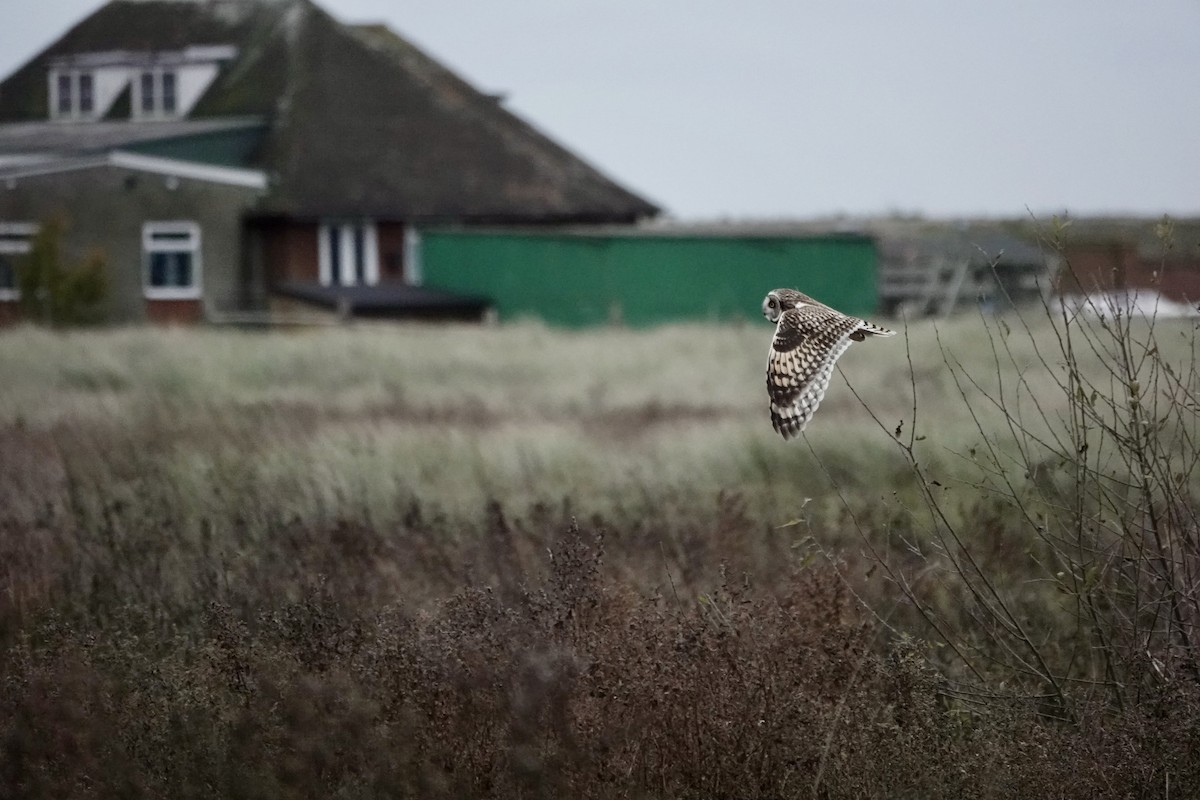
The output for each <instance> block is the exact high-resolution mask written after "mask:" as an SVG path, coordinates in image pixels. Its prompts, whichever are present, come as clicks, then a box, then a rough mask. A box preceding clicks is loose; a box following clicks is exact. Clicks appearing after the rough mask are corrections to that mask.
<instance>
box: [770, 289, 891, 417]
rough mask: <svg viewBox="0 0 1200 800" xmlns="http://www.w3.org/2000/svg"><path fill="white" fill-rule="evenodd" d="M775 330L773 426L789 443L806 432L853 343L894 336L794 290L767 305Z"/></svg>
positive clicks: (772, 296) (772, 294)
mask: <svg viewBox="0 0 1200 800" xmlns="http://www.w3.org/2000/svg"><path fill="white" fill-rule="evenodd" d="M762 311H763V316H764V317H766V318H767V319H768V320H770V321H771V322H775V323H778V324H777V325H776V327H775V338H774V339H773V340H772V341H771V350H770V353H769V355H768V356H767V395H768V396H769V397H770V398H771V425H773V426H774V427H775V430H777V431H778V432H779V433H780V434H781V435H782V436H783V438H784V439H790V438H792V437H793V436H795V435H796V434H798V433H800V432H801V431H802V430H804V426H805V425H807V424H808V421H809V420H810V419H812V415H813V413H814V412H815V411H816V410H817V406H818V405H819V404H820V402H821V398H822V397H824V396H825V389H826V387H828V386H829V379H830V378H831V377H832V376H833V365H834V363H835V362H836V361H837V360H838V358H839V357H840V356H841V355H842V353H844V352H846V348H847V347H849V346H850V343H851V342H861V341H862V340H863V339H866V338H867V337H868V336H894V335H895V334H896V332H895V331H889V330H888V329H887V328H881V327H879V326H878V325H873V324H871V323H870V322H867V321H866V320H863V319H859V318H858V317H848V316H846V315H845V314H843V313H842V312H840V311H835V310H833V309H832V308H830V307H829V306H827V305H825V304H824V303H819V302H817V301H816V300H813V299H812V298H811V297H809V296H808V295H806V294H801V293H800V292H797V291H796V290H795V289H776V290H774V291H773V292H770V293H768V294H767V296H766V299H764V300H763V304H762Z"/></svg>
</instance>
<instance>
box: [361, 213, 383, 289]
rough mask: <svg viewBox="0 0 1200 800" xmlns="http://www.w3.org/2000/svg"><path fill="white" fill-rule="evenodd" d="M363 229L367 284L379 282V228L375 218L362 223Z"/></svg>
mask: <svg viewBox="0 0 1200 800" xmlns="http://www.w3.org/2000/svg"><path fill="white" fill-rule="evenodd" d="M362 229H363V259H364V260H365V261H366V262H367V263H366V268H365V269H364V270H363V277H365V278H366V281H367V286H374V285H376V284H377V283H379V230H378V228H376V227H375V220H373V219H368V220H364V221H363V223H362Z"/></svg>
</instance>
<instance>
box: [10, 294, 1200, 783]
mask: <svg viewBox="0 0 1200 800" xmlns="http://www.w3.org/2000/svg"><path fill="white" fill-rule="evenodd" d="M1030 319H1031V320H1032V321H1030V320H1025V319H1022V318H1020V317H1016V316H1013V317H1007V318H1002V319H987V320H981V319H979V318H963V319H957V320H953V321H948V322H945V323H941V324H939V325H936V326H935V325H934V324H932V323H928V322H922V323H920V324H914V325H912V326H906V327H905V328H904V330H903V331H902V335H900V336H897V337H894V338H892V339H889V340H880V341H871V342H866V343H864V344H860V345H855V346H854V347H852V348H851V349H850V350H849V351H848V353H847V354H846V355H845V356H844V357H843V359H842V361H841V362H840V366H841V368H842V370H843V373H844V377H842V376H841V375H835V377H834V381H833V384H832V386H831V388H830V391H829V393H828V395H827V397H826V399H825V401H824V403H823V404H822V407H821V409H820V411H819V412H818V413H817V415H816V418H815V420H814V422H813V424H812V425H811V426H810V430H809V431H808V433H807V434H806V436H805V437H803V438H801V439H800V440H799V441H794V442H784V441H783V440H782V439H780V438H779V437H778V436H777V435H776V434H775V433H774V432H773V431H772V430H771V428H770V424H769V421H768V418H767V414H766V407H765V405H766V404H765V387H764V380H763V373H764V368H765V357H766V350H767V345H768V341H769V338H770V335H771V329H770V327H769V326H768V325H766V324H765V323H763V324H761V325H746V326H736V327H735V326H727V327H711V326H708V327H706V326H671V327H664V328H659V329H653V330H645V331H638V330H626V329H609V330H591V331H583V332H578V331H562V330H556V329H552V328H547V327H543V326H540V325H536V324H532V323H530V324H519V325H510V326H503V327H468V326H403V325H396V326H393V325H386V326H353V327H346V328H337V329H327V330H306V331H298V332H292V333H270V334H262V333H248V332H237V331H226V330H149V329H129V330H84V331H76V332H51V331H45V330H39V329H32V328H22V329H16V330H12V331H8V332H4V333H2V334H0V376H2V377H0V380H2V382H3V388H2V390H0V654H2V655H0V681H2V683H0V687H2V696H0V737H3V739H2V741H0V747H2V748H3V749H2V750H0V762H2V764H3V765H2V766H0V794H5V795H8V796H18V795H24V796H35V797H40V796H47V797H49V796H55V797H62V796H112V795H117V794H119V795H122V796H167V795H169V796H173V797H177V796H193V795H194V796H213V795H217V796H221V795H228V796H247V797H249V796H264V797H284V796H296V797H304V796H320V797H328V796H341V797H365V796H376V795H380V796H414V797H435V796H446V797H450V796H454V797H459V796H473V797H483V796H495V797H543V796H545V797H563V796H580V797H645V796H672V797H674V796H681V797H715V796H725V797H791V796H818V797H850V796H863V795H874V796H879V795H887V796H909V795H911V796H927V797H932V796H956V797H957V796H962V794H963V793H966V794H969V795H971V796H987V795H991V796H1013V795H1021V794H1033V795H1042V796H1044V795H1055V796H1079V797H1095V796H1114V797H1115V796H1129V795H1141V794H1145V793H1147V792H1154V793H1159V794H1162V793H1167V792H1169V793H1170V794H1172V795H1175V796H1186V795H1188V794H1189V793H1192V794H1194V793H1197V792H1200V767H1198V766H1197V764H1196V763H1195V758H1194V752H1196V749H1195V748H1197V747H1200V700H1198V699H1197V689H1198V687H1200V681H1198V680H1197V679H1196V678H1195V675H1194V673H1192V672H1189V669H1191V667H1192V666H1194V664H1195V661H1194V659H1193V660H1192V661H1189V660H1188V659H1189V658H1191V655H1190V654H1191V651H1190V650H1188V646H1190V643H1191V641H1192V635H1193V633H1194V631H1193V628H1194V623H1195V622H1196V620H1195V619H1193V617H1192V616H1190V615H1191V610H1190V607H1188V606H1187V604H1186V603H1182V604H1181V603H1180V602H1176V601H1177V600H1178V598H1179V597H1182V596H1183V595H1184V594H1185V593H1184V592H1182V591H1177V590H1178V587H1179V586H1180V585H1183V584H1186V583H1187V581H1189V580H1191V577H1192V572H1191V570H1192V569H1193V567H1194V561H1195V559H1194V554H1195V552H1196V546H1195V534H1194V532H1191V533H1189V532H1188V531H1187V530H1185V528H1186V525H1184V522H1186V520H1188V519H1192V518H1193V515H1194V511H1193V510H1192V509H1194V505H1193V504H1192V502H1191V499H1192V498H1193V497H1195V496H1196V484H1197V481H1196V479H1195V478H1196V476H1195V474H1194V473H1193V471H1192V456H1193V455H1194V453H1195V452H1196V450H1195V448H1194V447H1192V444H1191V443H1192V442H1194V441H1196V439H1195V433H1196V432H1195V430H1194V427H1195V426H1194V411H1193V412H1192V413H1191V414H1188V413H1181V412H1180V411H1179V409H1186V408H1187V403H1188V402H1192V401H1194V397H1195V394H1194V393H1195V389H1196V385H1195V371H1194V363H1195V353H1194V341H1195V327H1194V324H1193V323H1192V322H1190V321H1171V320H1160V321H1158V322H1156V323H1154V325H1153V331H1151V325H1149V324H1148V323H1146V322H1145V321H1134V322H1133V323H1132V324H1131V325H1130V326H1129V327H1128V328H1126V329H1124V331H1123V333H1122V336H1123V337H1124V339H1123V341H1125V342H1126V343H1132V344H1133V345H1139V346H1142V350H1140V351H1139V350H1138V349H1137V346H1131V347H1130V349H1129V354H1130V355H1132V356H1137V354H1138V353H1139V352H1140V353H1141V354H1142V356H1143V361H1142V362H1139V364H1135V365H1133V366H1134V370H1133V371H1134V372H1135V373H1137V375H1138V376H1139V377H1138V380H1141V381H1143V384H1142V386H1137V385H1136V384H1137V381H1133V384H1134V388H1132V389H1131V388H1130V384H1131V382H1130V380H1128V379H1127V376H1126V378H1122V376H1121V375H1120V374H1118V373H1119V370H1116V369H1114V363H1115V362H1118V361H1120V360H1121V354H1122V353H1123V352H1124V351H1120V352H1117V351H1109V350H1106V349H1105V348H1104V346H1103V340H1102V339H1101V340H1093V339H1088V338H1087V337H1086V336H1085V337H1083V338H1081V339H1079V340H1078V341H1077V342H1076V345H1075V346H1074V347H1073V349H1071V350H1070V351H1069V352H1067V351H1064V349H1063V348H1062V347H1060V346H1059V343H1060V342H1061V341H1062V336H1063V333H1064V326H1063V323H1062V322H1061V321H1059V322H1057V323H1056V322H1055V321H1054V320H1053V318H1047V317H1046V315H1044V314H1040V313H1034V314H1033V315H1032V316H1031V318H1030ZM1075 324H1078V323H1075ZM1151 334H1152V335H1151ZM1097 341H1099V342H1100V346H1097V345H1096V342H1097ZM1089 342H1092V344H1091V345H1090V346H1089V345H1088V343H1089ZM1147 343H1150V344H1147ZM1151 347H1152V348H1153V352H1152V354H1151V355H1149V356H1146V353H1148V352H1150V348H1151ZM1163 365H1165V367H1164V366H1163ZM1139 370H1140V371H1139ZM1143 374H1146V375H1147V377H1140V376H1142V375H1143ZM1145 386H1149V387H1151V388H1152V391H1146V390H1145V388H1143V387H1145ZM914 394H915V399H914ZM1089 397H1090V401H1089ZM1138 397H1140V398H1141V402H1140V406H1138V404H1137V403H1135V404H1134V405H1135V406H1137V407H1138V408H1140V409H1144V410H1145V411H1144V412H1138V413H1149V414H1151V416H1150V418H1149V420H1146V419H1140V418H1139V420H1135V423H1136V424H1135V426H1134V428H1128V427H1122V426H1121V425H1120V424H1118V423H1120V422H1122V420H1123V417H1122V415H1123V414H1126V413H1127V412H1128V407H1129V405H1128V403H1126V400H1127V399H1129V398H1138ZM1081 398H1082V399H1081ZM1097 398H1099V399H1097ZM1105 398H1109V399H1110V400H1111V399H1112V398H1117V400H1115V401H1112V402H1109V403H1108V405H1107V406H1106V405H1105V403H1106V401H1105ZM1088 402H1090V403H1091V408H1092V409H1093V411H1092V412H1090V413H1091V414H1093V416H1092V417H1087V419H1084V417H1086V416H1087V413H1088V412H1087V411H1086V409H1087V403H1088ZM1159 402H1161V403H1162V408H1161V409H1159V407H1158V403H1159ZM1081 404H1082V405H1081ZM1106 408H1107V410H1105V409H1106ZM1081 409H1082V411H1081ZM1096 409H1099V410H1096ZM1160 412H1161V413H1160ZM1014 420H1017V421H1018V422H1019V424H1016V425H1014ZM1081 420H1082V421H1081ZM1089 420H1090V423H1089ZM1097 420H1099V421H1100V423H1103V424H1100V427H1099V428H1096V427H1095V426H1096V425H1097ZM1105 420H1108V421H1111V422H1112V429H1111V431H1108V432H1106V429H1104V427H1103V425H1104V424H1107V423H1105V422H1104V421H1105ZM1088 424H1091V425H1092V426H1093V427H1092V428H1087V425H1088ZM1139 425H1140V426H1142V427H1144V428H1146V429H1147V430H1150V429H1151V428H1152V429H1153V432H1152V434H1145V433H1138V432H1137V431H1141V430H1142V428H1141V427H1138V426H1139ZM1081 426H1082V427H1083V428H1085V430H1083V431H1082V433H1081V432H1080V431H1081ZM1189 426H1190V427H1189ZM1130 430H1133V431H1134V432H1133V433H1129V431H1130ZM1097 431H1098V432H1097ZM1121 431H1124V432H1125V434H1123V435H1125V436H1127V437H1135V438H1133V439H1130V438H1122V436H1120V435H1118V434H1119V433H1120V432H1121ZM1081 436H1082V437H1083V438H1080V437H1081ZM1143 436H1150V438H1149V439H1142V438H1136V437H1143ZM1089 437H1090V438H1089ZM1080 442H1083V446H1081V445H1080ZM1139 443H1140V444H1139ZM1151 443H1157V444H1155V445H1154V446H1153V447H1152V446H1151ZM1132 444H1137V445H1138V446H1137V447H1132V446H1131V445H1132ZM1089 448H1090V449H1089ZM1138 448H1140V452H1150V451H1153V452H1156V453H1160V454H1161V456H1162V459H1161V460H1162V463H1163V464H1166V465H1168V466H1169V469H1167V472H1169V473H1170V475H1169V476H1168V478H1167V479H1165V480H1166V482H1167V483H1169V484H1170V486H1171V487H1172V488H1171V492H1170V494H1169V495H1166V496H1165V497H1166V499H1165V500H1164V501H1163V502H1161V503H1160V502H1159V501H1158V500H1157V499H1154V498H1157V497H1158V495H1154V496H1153V498H1151V499H1150V500H1148V501H1147V504H1146V505H1145V507H1143V505H1139V503H1138V502H1137V501H1136V498H1134V497H1133V496H1132V495H1131V494H1130V493H1129V492H1126V494H1123V495H1121V496H1122V497H1123V498H1124V499H1122V500H1120V501H1119V502H1115V503H1111V502H1110V501H1111V498H1112V497H1114V496H1116V495H1115V494H1114V492H1115V491H1116V490H1115V489H1114V487H1117V486H1125V485H1126V484H1127V483H1129V476H1130V475H1132V474H1133V472H1135V471H1136V470H1135V469H1134V467H1136V464H1135V463H1134V462H1131V461H1130V460H1129V459H1130V453H1131V452H1135V451H1139V449H1138ZM1155 448H1158V449H1155ZM1135 460H1136V459H1135ZM1156 463H1157V462H1156ZM1081 465H1082V466H1081ZM1143 467H1144V470H1143V471H1146V472H1147V473H1148V472H1149V467H1146V466H1145V465H1143ZM1110 473H1111V474H1110ZM1081 476H1082V477H1081ZM1122 482H1125V483H1122ZM1135 488H1136V487H1135ZM1122 491H1124V490H1123V489H1122ZM1131 491H1132V490H1131ZM1133 494H1134V495H1135V494H1136V491H1133ZM1152 494H1153V492H1149V493H1148V494H1147V497H1150V496H1151V495H1152ZM1106 503H1110V504H1109V505H1105V504H1106ZM1160 506H1162V507H1163V508H1159V507H1160ZM1168 506H1169V507H1170V508H1166V507H1168ZM1175 506H1181V507H1182V508H1183V509H1184V510H1182V511H1181V510H1178V509H1175ZM1163 509H1166V510H1167V511H1170V520H1171V521H1172V522H1171V523H1170V524H1169V525H1168V524H1164V525H1163V526H1159V525H1157V523H1156V526H1155V527H1154V529H1153V530H1154V531H1155V533H1156V534H1160V533H1161V531H1163V530H1168V532H1169V533H1170V535H1171V536H1174V537H1175V538H1174V539H1171V541H1172V542H1176V544H1171V545H1170V547H1171V548H1174V549H1171V550H1170V553H1171V556H1170V564H1169V565H1168V566H1167V567H1166V569H1167V572H1166V573H1162V574H1159V576H1158V578H1155V579H1154V581H1151V582H1149V583H1146V582H1145V581H1142V582H1139V581H1141V579H1140V578H1134V579H1133V580H1134V583H1136V585H1137V586H1138V587H1140V588H1138V591H1146V590H1153V591H1157V592H1159V594H1158V595H1156V597H1159V598H1160V599H1162V598H1166V599H1163V603H1164V607H1165V605H1166V604H1168V601H1171V602H1170V605H1171V607H1172V609H1175V610H1178V609H1179V607H1180V606H1181V605H1182V606H1184V607H1183V608H1182V610H1181V611H1179V614H1178V618H1177V619H1176V620H1175V622H1174V623H1171V624H1169V625H1167V627H1166V628H1165V629H1163V630H1164V631H1165V632H1160V628H1159V627H1156V626H1158V625H1159V622H1158V621H1157V614H1158V611H1155V612H1154V613H1155V615H1156V616H1155V617H1154V618H1153V619H1151V620H1150V621H1148V622H1141V621H1139V620H1141V617H1138V614H1140V613H1142V612H1141V611H1138V612H1135V613H1134V617H1136V619H1135V620H1134V622H1133V623H1128V617H1127V615H1125V612H1124V610H1123V609H1124V608H1125V606H1124V605H1123V603H1124V600H1123V598H1124V597H1125V595H1124V594H1122V593H1121V592H1122V591H1124V589H1122V587H1124V586H1125V585H1126V584H1124V583H1121V581H1122V580H1127V579H1126V578H1123V577H1122V575H1124V574H1125V573H1124V572H1122V569H1123V567H1122V566H1121V564H1123V563H1125V562H1126V561H1129V562H1131V563H1140V562H1137V558H1138V557H1139V556H1138V555H1137V553H1139V552H1142V553H1144V554H1145V558H1146V563H1147V564H1149V563H1150V560H1151V559H1150V557H1151V556H1152V555H1153V553H1151V552H1150V551H1148V550H1145V551H1142V550H1137V548H1138V547H1139V546H1141V547H1147V546H1148V545H1145V544H1144V542H1145V541H1148V536H1149V534H1143V533H1141V532H1140V531H1143V530H1150V528H1148V527H1146V526H1145V525H1144V524H1143V523H1142V522H1140V520H1142V519H1143V518H1144V517H1146V516H1147V515H1148V514H1149V515H1151V516H1153V515H1154V512H1155V511H1156V510H1158V511H1163ZM1164 513H1165V512H1164ZM1177 517H1178V518H1179V519H1180V520H1184V522H1180V523H1179V524H1175V522H1174V520H1176V518H1177ZM1114 519H1115V520H1116V522H1115V523H1114V522H1113V520H1114ZM1106 520H1107V521H1106ZM1139 525H1141V526H1142V527H1137V526H1139ZM1088 526H1091V528H1092V530H1091V532H1088V531H1087V530H1085V529H1087V528H1088ZM1135 527H1137V530H1136V531H1134V528H1135ZM1097 528H1098V530H1097ZM1072 531H1073V532H1074V533H1072ZM1068 534H1070V535H1068ZM1071 536H1074V539H1071ZM1189 537H1190V538H1189ZM1068 539H1071V541H1067V540H1068ZM1139 542H1142V544H1141V545H1139V544H1138V543H1139ZM1121 548H1126V549H1124V550H1121ZM1129 548H1133V549H1132V550H1130V549H1129ZM1118 550H1119V551H1120V552H1121V553H1123V554H1124V555H1122V556H1121V557H1120V559H1117V561H1114V560H1113V557H1111V554H1112V553H1113V552H1117V551H1118ZM1155 552H1157V553H1158V554H1159V556H1161V554H1162V545H1161V538H1160V542H1159V550H1158V551H1155ZM1129 553H1133V555H1129ZM1121 559H1124V561H1122V560H1121ZM1159 560H1160V561H1164V560H1163V559H1162V558H1160V559H1159ZM1118 562H1120V563H1118ZM1164 563H1166V562H1165V561H1164ZM1089 569H1091V570H1093V572H1089ZM1155 569H1157V567H1155ZM1109 575H1112V576H1113V577H1112V578H1111V581H1112V583H1111V587H1110V588H1111V592H1110V593H1109V594H1104V592H1102V591H1101V590H1102V589H1105V587H1109V586H1110V585H1109V584H1108V583H1106V581H1108V580H1109V578H1108V577H1107V576H1109ZM1163 575H1166V577H1163ZM1089 582H1090V583H1089ZM1166 585H1169V586H1170V587H1171V588H1170V591H1169V592H1168V591H1167V590H1165V589H1163V586H1166ZM1193 594H1194V593H1193ZM1096 598H1100V600H1097V599H1096ZM1144 599H1145V596H1143V600H1144ZM1143 605H1145V604H1144V603H1143ZM1139 608H1140V607H1139ZM1155 608H1157V606H1156V607H1155ZM1163 613H1164V614H1165V613H1166V612H1163ZM1122 620H1123V621H1124V623H1128V624H1126V625H1125V627H1121V626H1120V625H1118V621H1122ZM1124 623H1123V624H1124ZM1131 630H1132V631H1136V632H1138V636H1140V637H1141V638H1139V639H1138V641H1139V642H1141V644H1139V645H1137V646H1136V647H1131V646H1125V645H1121V647H1117V646H1116V645H1115V644H1113V645H1112V647H1111V653H1110V652H1109V650H1106V649H1105V648H1104V647H1101V648H1099V650H1102V651H1103V653H1104V657H1103V658H1101V657H1100V656H1097V655H1095V653H1096V651H1097V649H1098V648H1096V647H1095V642H1096V641H1097V639H1096V637H1097V636H1100V637H1101V638H1100V641H1104V642H1109V643H1110V644H1111V643H1113V642H1117V641H1120V642H1125V641H1126V640H1127V639H1128V640H1129V641H1132V639H1130V637H1129V636H1128V635H1127V633H1128V631H1131ZM1160 633H1161V637H1160ZM1143 634H1144V636H1143ZM1105 637H1107V638H1105ZM1122 637H1124V638H1122ZM1156 637H1159V638H1156ZM1173 637H1175V638H1173ZM1160 639H1161V641H1160ZM1160 645H1161V647H1160ZM1142 652H1144V653H1145V658H1143V656H1142V655H1141V653H1142ZM1118 655H1119V657H1118ZM1118 662H1119V663H1118ZM1155 675H1159V676H1160V677H1159V678H1155V677H1154V676H1155ZM1162 675H1169V676H1170V679H1168V678H1163V677H1161V676H1162Z"/></svg>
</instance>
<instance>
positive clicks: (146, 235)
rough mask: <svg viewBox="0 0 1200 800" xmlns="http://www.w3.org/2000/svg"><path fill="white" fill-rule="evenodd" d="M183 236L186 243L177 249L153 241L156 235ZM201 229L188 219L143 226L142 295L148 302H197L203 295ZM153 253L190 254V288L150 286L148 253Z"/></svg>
mask: <svg viewBox="0 0 1200 800" xmlns="http://www.w3.org/2000/svg"><path fill="white" fill-rule="evenodd" d="M163 233H176V234H178V233H183V234H186V235H187V236H188V240H187V241H186V242H180V243H179V246H177V247H169V246H164V245H162V244H161V243H159V242H156V241H155V238H154V237H155V234H163ZM201 244H202V242H201V239H200V226H199V225H198V224H197V223H195V222H192V221H191V220H155V221H152V222H143V223H142V296H143V297H145V298H146V299H147V300H198V299H200V297H201V296H202V295H203V290H202V287H203V285H204V281H203V275H204V259H203V257H202V255H201V252H202V247H201ZM152 252H160V253H177V252H189V253H191V255H192V285H191V286H151V285H150V254H151V253H152Z"/></svg>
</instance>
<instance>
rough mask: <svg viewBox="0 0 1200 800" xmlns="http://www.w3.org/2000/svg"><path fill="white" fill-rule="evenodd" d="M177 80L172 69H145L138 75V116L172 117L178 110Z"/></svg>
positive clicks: (136, 99)
mask: <svg viewBox="0 0 1200 800" xmlns="http://www.w3.org/2000/svg"><path fill="white" fill-rule="evenodd" d="M178 88H179V81H178V79H177V77H176V75H175V71H174V70H169V69H155V70H145V71H144V72H142V73H141V75H139V76H138V80H137V97H136V98H135V101H136V104H137V105H136V107H137V109H138V116H141V117H159V116H165V117H173V116H175V115H176V114H177V113H178V112H179V92H178Z"/></svg>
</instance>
